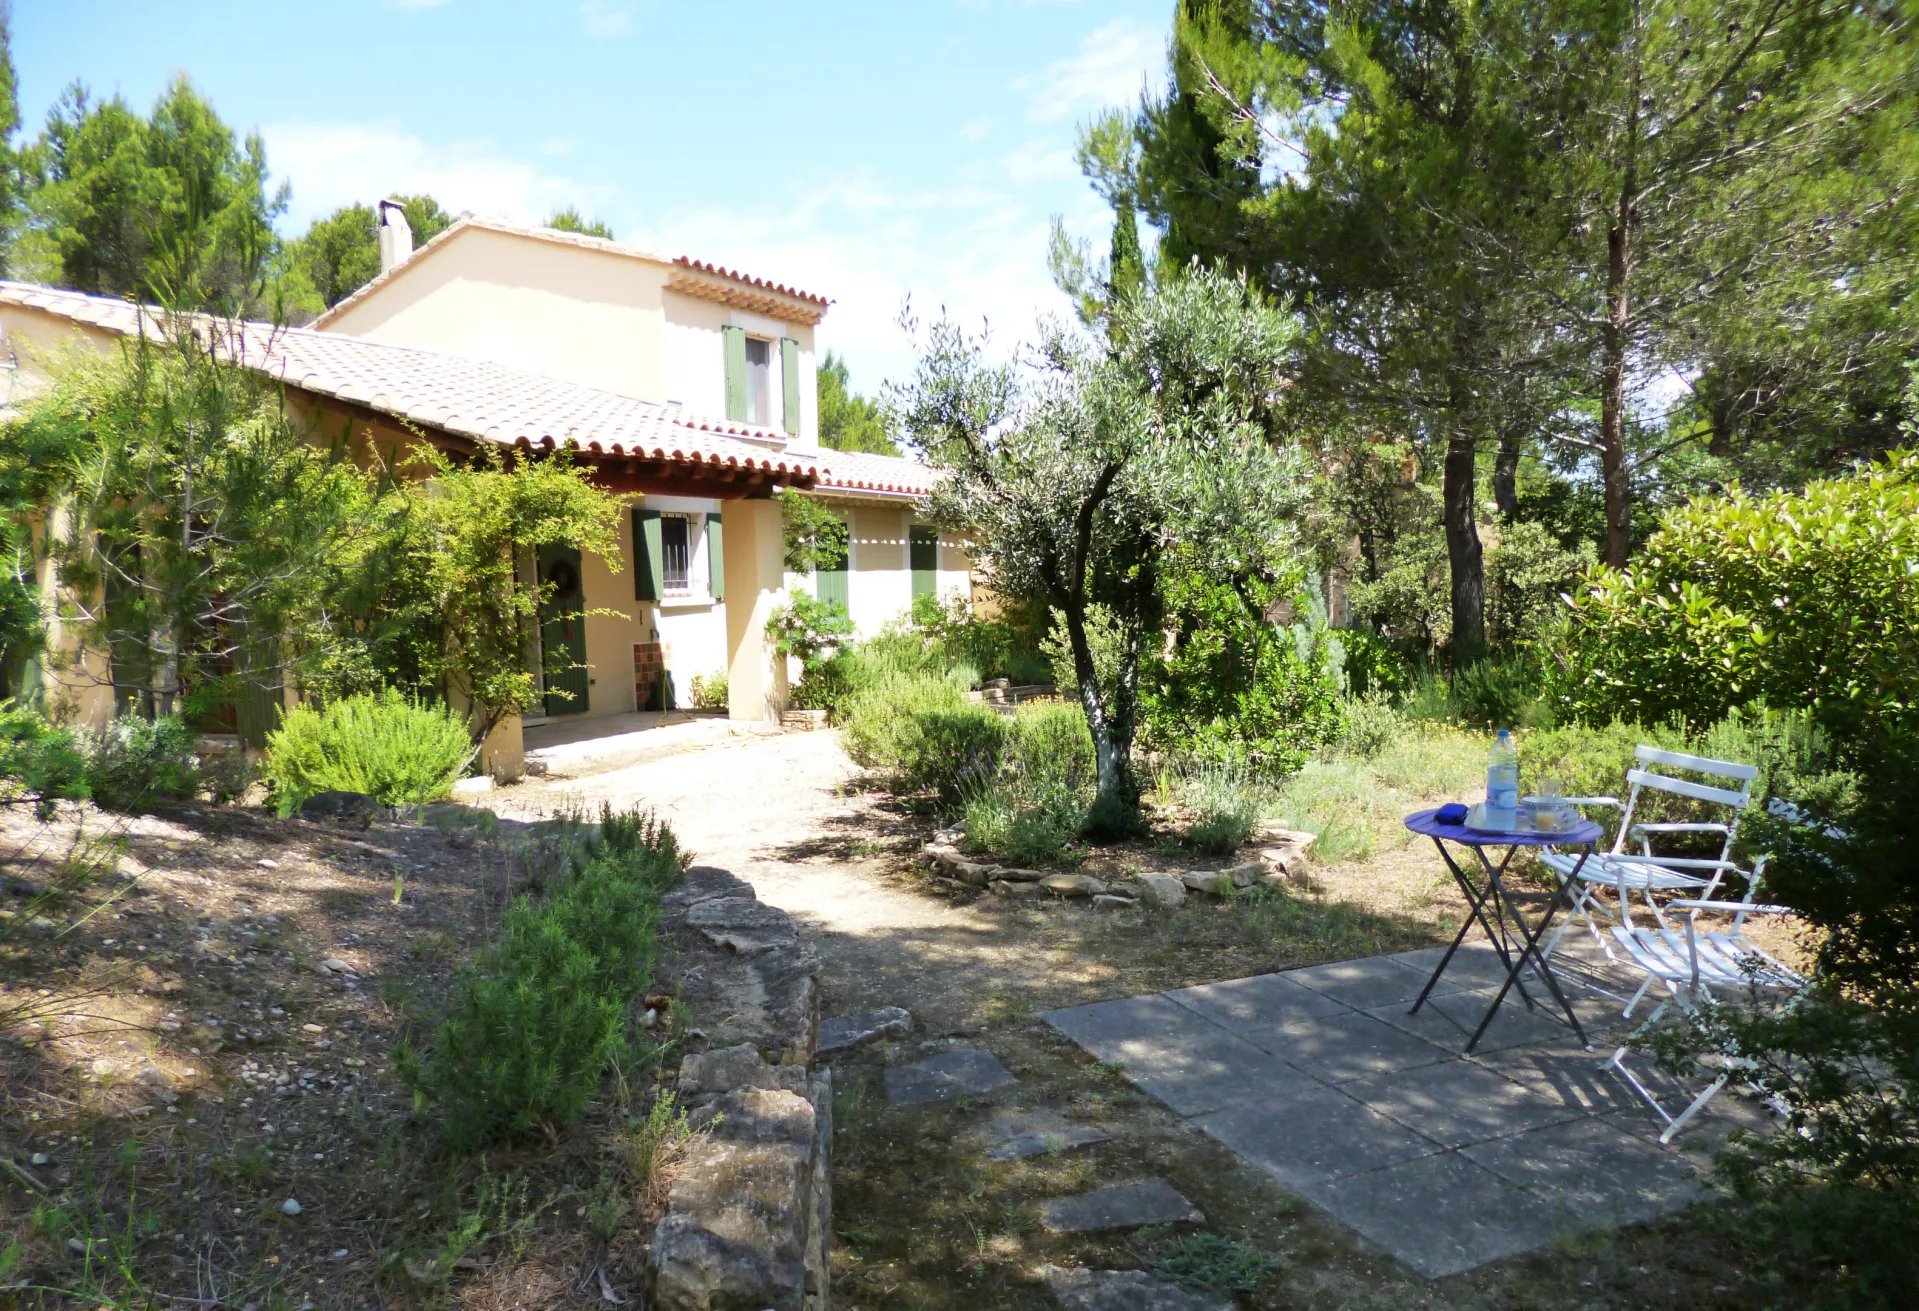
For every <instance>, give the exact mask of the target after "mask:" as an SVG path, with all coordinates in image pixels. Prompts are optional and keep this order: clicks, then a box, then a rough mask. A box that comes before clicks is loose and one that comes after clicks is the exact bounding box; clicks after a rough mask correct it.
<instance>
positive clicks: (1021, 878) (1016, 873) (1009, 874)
mask: <svg viewBox="0 0 1919 1311" xmlns="http://www.w3.org/2000/svg"><path fill="white" fill-rule="evenodd" d="M993 877H994V878H996V879H1004V880H1005V881H1006V882H1008V883H1038V882H1039V881H1040V880H1041V879H1043V878H1045V877H1046V871H1045V870H1043V869H1011V868H1002V869H1001V870H1000V871H999V873H997V874H995V875H993Z"/></svg>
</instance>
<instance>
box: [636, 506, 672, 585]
mask: <svg viewBox="0 0 1919 1311" xmlns="http://www.w3.org/2000/svg"><path fill="white" fill-rule="evenodd" d="M665 558H666V556H665V553H664V552H663V551H661V549H660V512H659V511H658V510H643V509H639V508H638V507H635V509H634V511H633V599H634V600H635V601H657V600H659V599H660V597H661V596H663V595H664V594H665V592H666V580H665V578H664V576H663V575H662V573H661V569H662V567H663V562H664V560H665Z"/></svg>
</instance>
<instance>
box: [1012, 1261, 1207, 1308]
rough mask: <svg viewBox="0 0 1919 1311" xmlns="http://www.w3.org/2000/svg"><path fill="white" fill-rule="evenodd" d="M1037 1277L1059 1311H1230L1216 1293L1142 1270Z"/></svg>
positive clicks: (1048, 1271) (1052, 1269)
mask: <svg viewBox="0 0 1919 1311" xmlns="http://www.w3.org/2000/svg"><path fill="white" fill-rule="evenodd" d="M1039 1275H1040V1278H1041V1279H1044V1280H1045V1281H1046V1287H1047V1289H1048V1290H1049V1291H1050V1292H1051V1293H1052V1294H1053V1297H1054V1299H1055V1300H1056V1301H1057V1302H1058V1303H1059V1304H1060V1307H1061V1308H1062V1311H1233V1300H1232V1299H1231V1298H1229V1297H1222V1296H1221V1295H1220V1294H1218V1293H1196V1292H1194V1291H1193V1290H1192V1289H1190V1288H1181V1287H1180V1286H1179V1285H1177V1284H1169V1283H1167V1282H1166V1281H1165V1280H1163V1279H1155V1278H1153V1277H1152V1276H1151V1275H1149V1274H1147V1273H1146V1272H1145V1271H1144V1270H1068V1269H1064V1268H1062V1267H1060V1266H1056V1265H1045V1266H1041V1267H1040V1271H1039Z"/></svg>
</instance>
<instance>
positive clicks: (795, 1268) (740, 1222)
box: [647, 1088, 824, 1311]
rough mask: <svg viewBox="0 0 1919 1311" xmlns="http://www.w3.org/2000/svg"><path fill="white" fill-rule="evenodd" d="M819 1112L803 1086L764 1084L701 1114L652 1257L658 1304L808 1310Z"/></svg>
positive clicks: (679, 1310) (677, 1308)
mask: <svg viewBox="0 0 1919 1311" xmlns="http://www.w3.org/2000/svg"><path fill="white" fill-rule="evenodd" d="M817 1117H818V1111H817V1110H816V1108H815V1107H814V1106H813V1104H812V1103H811V1102H809V1101H807V1099H806V1098H805V1097H802V1096H801V1095H799V1094H798V1093H794V1092H788V1091H785V1090H784V1089H779V1090H770V1091H769V1090H766V1089H757V1088H755V1089H745V1090H741V1091H736V1092H733V1093H729V1094H727V1095H726V1096H724V1097H721V1098H719V1099H718V1100H717V1101H715V1102H714V1103H712V1104H711V1106H709V1107H707V1108H705V1109H704V1110H702V1111H701V1112H699V1113H697V1114H696V1115H695V1117H694V1119H695V1122H696V1123H697V1124H700V1125H702V1126H704V1127H705V1129H706V1130H707V1132H706V1134H705V1135H704V1136H703V1137H700V1138H696V1139H694V1140H693V1141H692V1143H691V1144H690V1145H689V1146H688V1149H687V1153H686V1157H685V1160H684V1162H683V1165H682V1169H681V1171H680V1174H679V1176H678V1177H677V1178H676V1179H675V1180H674V1181H673V1186H672V1188H671V1189H670V1190H669V1191H668V1193H667V1214H666V1218H665V1219H663V1220H662V1221H661V1222H660V1225H659V1227H658V1229H656V1230H655V1231H654V1234H653V1245H652V1247H651V1249H650V1250H649V1252H648V1254H647V1266H648V1274H649V1277H650V1283H651V1286H652V1294H653V1300H652V1305H654V1306H658V1307H660V1308H662V1309H663V1311H719V1309H720V1308H735V1307H737V1308H748V1307H751V1308H762V1307H764V1308H769V1309H770V1311H801V1307H802V1305H803V1304H804V1302H805V1299H806V1284H807V1270H806V1266H807V1255H808V1251H807V1249H808V1246H809V1236H808V1227H809V1226H808V1213H809V1212H810V1211H811V1210H812V1209H813V1208H812V1201H813V1191H812V1190H813V1187H814V1179H813V1175H814V1169H813V1167H814V1163H815V1152H816V1151H817V1148H818V1118H817ZM823 1241H824V1240H823V1239H822V1242H823Z"/></svg>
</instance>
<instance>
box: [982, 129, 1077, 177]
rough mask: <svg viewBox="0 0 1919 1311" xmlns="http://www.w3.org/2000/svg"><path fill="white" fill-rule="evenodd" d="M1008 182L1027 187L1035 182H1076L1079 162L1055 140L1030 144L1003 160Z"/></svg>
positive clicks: (1002, 165)
mask: <svg viewBox="0 0 1919 1311" xmlns="http://www.w3.org/2000/svg"><path fill="white" fill-rule="evenodd" d="M1000 167H1001V168H1002V169H1003V170H1004V171H1005V176H1006V180H1007V181H1008V182H1012V183H1016V184H1019V185H1027V184H1030V183H1035V182H1064V183H1069V184H1070V183H1072V182H1075V181H1077V180H1078V178H1079V176H1080V173H1079V161H1078V160H1076V159H1075V158H1074V157H1073V152H1072V151H1071V150H1069V149H1067V148H1066V147H1065V146H1062V145H1060V144H1059V143H1058V142H1057V141H1056V140H1054V139H1051V138H1042V139H1040V140H1037V141H1028V142H1026V143H1025V144H1024V145H1022V146H1020V147H1018V148H1017V149H1015V150H1013V151H1011V152H1010V153H1008V154H1007V155H1006V156H1005V157H1004V158H1002V159H1001V160H1000Z"/></svg>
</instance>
